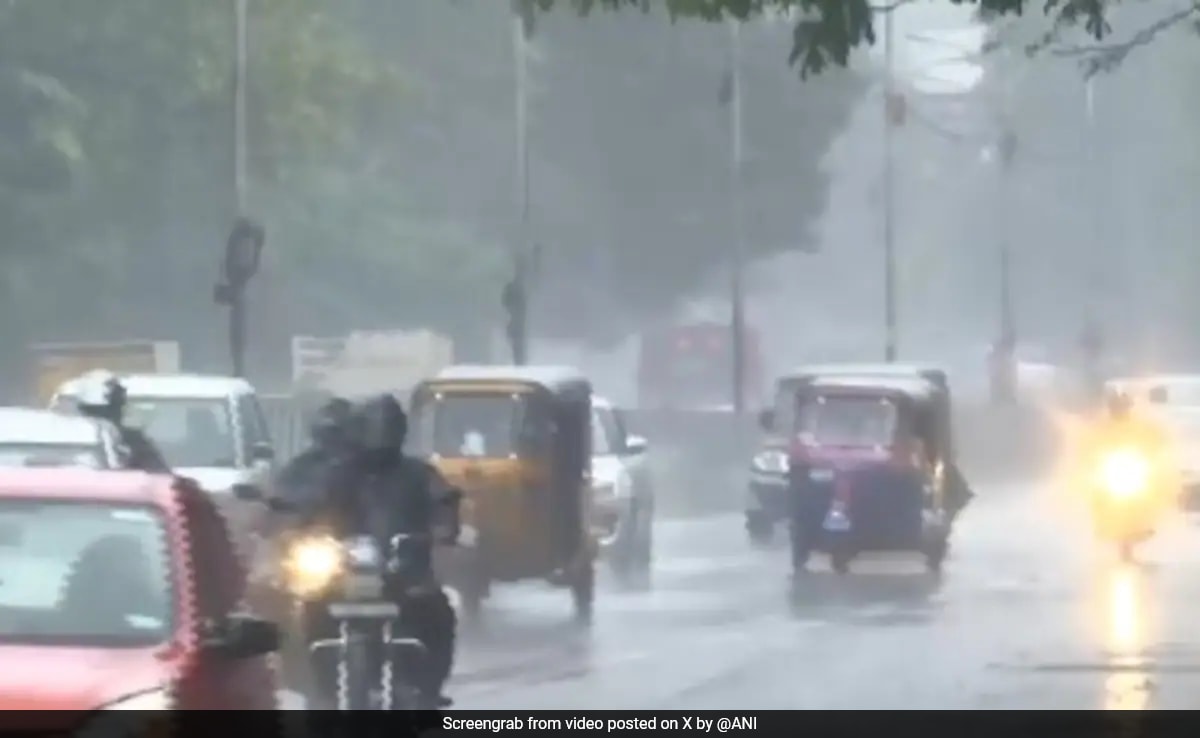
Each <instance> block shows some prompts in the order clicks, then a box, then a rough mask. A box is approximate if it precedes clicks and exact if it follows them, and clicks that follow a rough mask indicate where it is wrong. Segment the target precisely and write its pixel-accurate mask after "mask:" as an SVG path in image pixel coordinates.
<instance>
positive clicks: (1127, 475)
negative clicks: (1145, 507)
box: [1100, 449, 1150, 499]
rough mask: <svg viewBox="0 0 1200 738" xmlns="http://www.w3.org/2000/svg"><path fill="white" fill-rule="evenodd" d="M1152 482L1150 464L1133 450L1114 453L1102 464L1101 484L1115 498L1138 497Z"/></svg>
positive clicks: (1106, 457)
mask: <svg viewBox="0 0 1200 738" xmlns="http://www.w3.org/2000/svg"><path fill="white" fill-rule="evenodd" d="M1149 482H1150V462H1149V461H1147V460H1146V457H1145V456H1143V455H1142V454H1140V453H1138V452H1137V451H1133V450H1131V449H1122V450H1120V451H1114V452H1112V453H1111V454H1109V455H1107V456H1105V457H1104V459H1103V460H1102V461H1101V462H1100V483H1101V484H1102V485H1103V487H1104V489H1105V490H1106V491H1107V492H1108V493H1109V494H1111V495H1112V496H1113V497H1118V498H1122V499H1124V498H1128V497H1136V496H1137V495H1139V494H1142V493H1143V492H1145V490H1146V487H1147V486H1148V485H1149Z"/></svg>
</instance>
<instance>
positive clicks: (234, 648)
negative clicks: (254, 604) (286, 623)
mask: <svg viewBox="0 0 1200 738" xmlns="http://www.w3.org/2000/svg"><path fill="white" fill-rule="evenodd" d="M282 642H283V635H282V633H281V632H280V629H279V626H278V625H276V624H275V623H272V622H271V621H269V620H263V619H262V618H256V617H253V616H251V615H244V614H240V613H239V614H234V615H230V616H229V617H227V618H225V619H224V620H223V621H222V622H220V623H219V624H217V625H214V626H213V627H212V628H211V629H210V631H209V632H208V633H207V634H206V635H205V638H204V640H203V646H204V650H205V651H207V652H209V653H211V654H213V655H216V656H220V657H221V658H225V659H239V660H240V659H252V658H256V657H258V656H266V655H267V654H272V653H275V652H277V651H279V648H280V646H281V645H282Z"/></svg>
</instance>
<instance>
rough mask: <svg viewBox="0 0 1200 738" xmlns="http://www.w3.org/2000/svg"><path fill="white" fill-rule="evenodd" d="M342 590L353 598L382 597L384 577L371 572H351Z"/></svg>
mask: <svg viewBox="0 0 1200 738" xmlns="http://www.w3.org/2000/svg"><path fill="white" fill-rule="evenodd" d="M342 591H343V592H345V594H346V596H347V597H349V598H351V599H374V598H378V597H382V596H383V579H382V578H381V577H379V576H375V575H370V574H351V575H350V576H348V577H346V579H345V581H344V583H343V584H342Z"/></svg>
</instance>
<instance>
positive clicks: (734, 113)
mask: <svg viewBox="0 0 1200 738" xmlns="http://www.w3.org/2000/svg"><path fill="white" fill-rule="evenodd" d="M729 40H730V45H729V48H730V78H729V79H730V85H729V93H730V101H729V137H730V142H729V154H730V156H729V159H730V161H729V175H730V190H731V192H730V195H731V201H732V205H733V251H732V253H731V254H730V265H729V338H730V343H731V346H732V350H731V352H730V353H731V354H732V360H733V361H732V364H733V371H732V380H733V387H732V390H733V411H734V412H735V413H737V414H739V415H740V414H742V412H743V411H744V405H745V402H746V397H745V386H746V381H745V377H746V355H745V350H746V346H745V344H746V340H745V333H746V330H745V329H746V326H745V321H746V316H745V291H744V285H743V281H744V274H743V272H744V271H745V258H746V243H745V240H746V234H745V193H744V191H743V190H744V186H743V181H742V168H743V166H742V165H743V163H744V151H743V141H742V40H741V21H739V20H737V19H736V18H735V19H732V20H731V21H730V23H729Z"/></svg>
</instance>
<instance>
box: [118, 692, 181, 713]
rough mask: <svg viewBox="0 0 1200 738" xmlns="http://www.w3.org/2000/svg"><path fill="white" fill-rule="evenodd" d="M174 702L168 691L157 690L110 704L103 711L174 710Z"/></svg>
mask: <svg viewBox="0 0 1200 738" xmlns="http://www.w3.org/2000/svg"><path fill="white" fill-rule="evenodd" d="M173 703H174V700H172V699H171V697H170V695H168V694H167V690H166V689H161V688H160V689H155V690H151V691H149V692H142V693H141V694H135V695H130V696H128V697H124V698H122V699H119V700H117V701H116V702H110V703H109V704H107V705H105V706H104V707H102V708H100V709H102V710H174V709H175V708H174V706H173Z"/></svg>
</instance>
